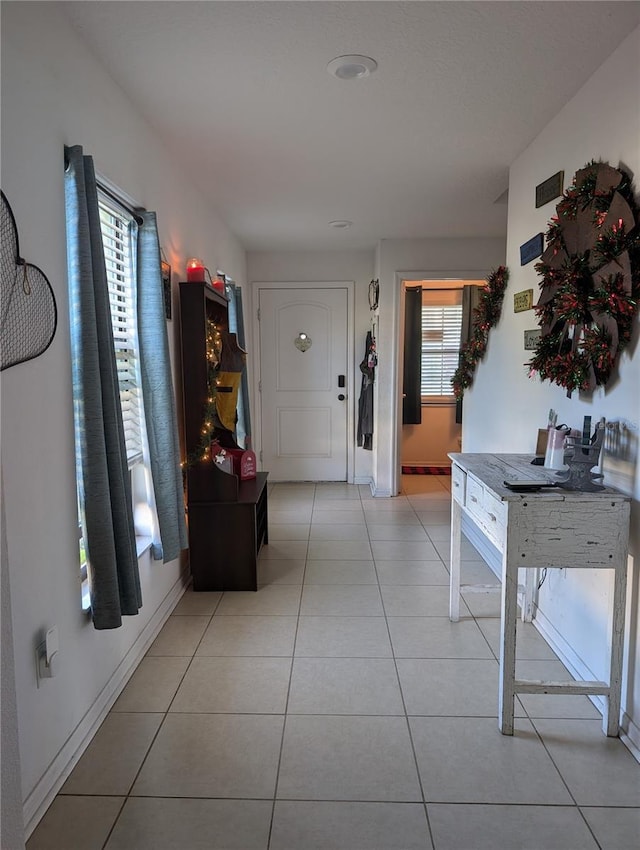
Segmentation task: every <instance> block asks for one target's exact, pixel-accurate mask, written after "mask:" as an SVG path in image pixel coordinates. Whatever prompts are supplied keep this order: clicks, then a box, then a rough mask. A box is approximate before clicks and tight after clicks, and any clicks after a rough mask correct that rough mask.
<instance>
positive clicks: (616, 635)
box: [602, 553, 627, 738]
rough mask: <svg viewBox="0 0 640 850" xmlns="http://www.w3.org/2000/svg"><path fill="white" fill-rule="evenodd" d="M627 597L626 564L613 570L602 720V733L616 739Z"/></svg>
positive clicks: (618, 729)
mask: <svg viewBox="0 0 640 850" xmlns="http://www.w3.org/2000/svg"><path fill="white" fill-rule="evenodd" d="M626 596H627V563H626V553H625V555H624V563H622V564H620V565H619V566H617V567H616V569H615V578H614V585H613V622H612V624H611V666H610V670H609V699H608V706H607V711H606V712H605V715H604V718H603V724H602V728H603V731H604V732H605V733H606V734H607V735H608V736H609V737H611V738H616V737H617V736H618V733H619V731H620V689H621V685H622V656H623V650H624V614H625V604H626Z"/></svg>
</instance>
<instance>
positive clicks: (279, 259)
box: [247, 251, 374, 483]
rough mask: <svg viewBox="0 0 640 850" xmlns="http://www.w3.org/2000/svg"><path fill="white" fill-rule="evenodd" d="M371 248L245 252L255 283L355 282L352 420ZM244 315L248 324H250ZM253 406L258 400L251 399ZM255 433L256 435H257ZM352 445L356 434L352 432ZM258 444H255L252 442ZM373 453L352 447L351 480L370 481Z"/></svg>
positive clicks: (366, 320)
mask: <svg viewBox="0 0 640 850" xmlns="http://www.w3.org/2000/svg"><path fill="white" fill-rule="evenodd" d="M373 264H374V254H373V251H291V252H286V251H255V252H252V251H249V252H248V253H247V279H248V280H249V282H250V283H251V284H252V286H253V290H254V292H255V289H256V287H255V283H285V282H289V281H292V282H300V283H303V282H309V281H311V282H313V281H334V280H335V281H337V280H345V281H346V280H353V281H355V295H354V301H355V309H354V313H355V315H354V316H351V317H350V319H349V321H351V322H352V325H353V330H354V338H355V351H354V352H353V358H354V359H353V366H352V368H353V374H354V382H353V384H354V385H353V386H352V387H350V388H349V392H348V395H349V401H350V404H351V405H352V411H353V416H354V422H355V423H357V421H358V399H359V397H360V384H361V372H360V368H359V364H360V361H361V360H362V358H363V357H364V348H365V341H366V336H367V331H368V330H370V327H371V323H370V311H369V300H368V293H369V282H370V281H371V278H372V277H373ZM255 315H256V305H255V303H254V304H253V305H252V310H251V316H252V321H255ZM249 324H250V322H249V318H248V317H247V326H249ZM252 403H253V409H255V405H256V404H257V403H258V400H257V399H253V400H252ZM257 436H258V435H256V437H257ZM351 439H352V440H353V443H354V445H355V434H352V435H351ZM255 445H256V446H258V444H257V443H256V444H255ZM372 454H373V453H372V452H370V451H366V450H365V449H361V448H356V450H355V463H354V466H355V469H354V481H355V482H356V483H366V482H368V481H370V480H371V476H372V467H373V462H372V461H373V458H372Z"/></svg>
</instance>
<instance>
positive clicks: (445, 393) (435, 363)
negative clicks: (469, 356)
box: [421, 290, 462, 399]
mask: <svg viewBox="0 0 640 850" xmlns="http://www.w3.org/2000/svg"><path fill="white" fill-rule="evenodd" d="M461 300H462V295H461V291H460V290H447V291H425V292H423V302H422V383H421V395H422V396H423V398H425V397H426V398H429V399H434V398H435V399H441V398H445V397H446V398H453V389H452V387H451V378H452V377H453V373H454V372H455V370H456V368H457V366H458V355H459V352H460V333H461V329H462V303H461ZM438 302H440V303H438ZM447 302H448V303H447Z"/></svg>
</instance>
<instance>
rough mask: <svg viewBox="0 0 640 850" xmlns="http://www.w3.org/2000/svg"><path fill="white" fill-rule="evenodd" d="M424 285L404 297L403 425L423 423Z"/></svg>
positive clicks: (411, 290) (409, 291) (407, 291)
mask: <svg viewBox="0 0 640 850" xmlns="http://www.w3.org/2000/svg"><path fill="white" fill-rule="evenodd" d="M421 390H422V287H417V288H412V289H407V290H406V292H405V298H404V369H403V382H402V392H403V399H402V424H403V425H419V424H420V423H421V422H422V394H421Z"/></svg>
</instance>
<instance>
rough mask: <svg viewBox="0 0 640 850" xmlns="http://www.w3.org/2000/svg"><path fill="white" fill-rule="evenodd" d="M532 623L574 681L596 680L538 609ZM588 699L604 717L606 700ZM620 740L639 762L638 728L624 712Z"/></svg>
mask: <svg viewBox="0 0 640 850" xmlns="http://www.w3.org/2000/svg"><path fill="white" fill-rule="evenodd" d="M532 622H533V625H534V626H535V627H536V629H537V630H538V631H539V632H540V634H541V635H542V637H543V638H544V639H545V640H546V642H547V643H548V644H549V646H550V647H551V649H553V651H554V652H555V654H556V655H557V656H558V658H559V659H560V661H562V663H563V664H564V666H565V667H566V668H567V670H568V671H569V672H570V673H571V675H572V676H573V678H574V679H578V680H580V679H586V680H588V681H593V680H594V679H597V678H598V677H597V676H596V675H595V674H594V673H593V671H592V670H590V669H589V667H588V666H587V665H586V664H585V662H584V661H583V660H582V658H580V656H579V655H578V654H577V653H576V652H575V650H574V649H573V647H572V646H571V645H570V644H569V643H567V641H566V640H565V639H564V638H563V637H562V635H561V634H560V632H558V630H557V629H556V627H555V626H554V625H553V623H552V622H551V621H550V620H549V618H548V617H547V616H546V615H545V613H544V612H543V611H541V610H540V609H539V608H538V609H537V611H536V615H535V618H534V619H533V621H532ZM589 699H590V700H591V702H592V703H593V704H594V705H595V707H596V708H597V709H598V711H599V712H600V714H602V715H603V716H604V713H605V710H606V702H605V699H606V698H605V697H603V696H600V695H596V694H593V695H591V696H589ZM620 740H621V741H622V742H623V744H624V745H625V746H626V747H627V749H628V750H629V751H630V752H631V755H632V756H633V757H634V758H635V759H636V761H638V762H640V727H638V726H637V725H636V724H635V723H634V722H633V720H632V719H631V717H629V715H628V714H627V713H626V711H623V712H622V717H621V718H620Z"/></svg>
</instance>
